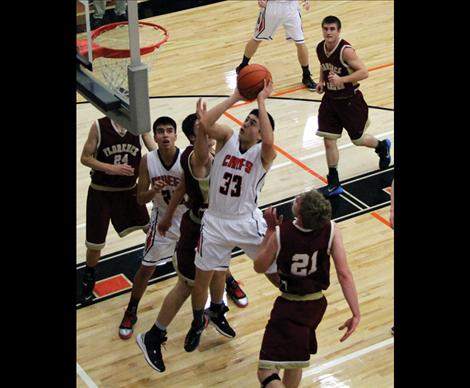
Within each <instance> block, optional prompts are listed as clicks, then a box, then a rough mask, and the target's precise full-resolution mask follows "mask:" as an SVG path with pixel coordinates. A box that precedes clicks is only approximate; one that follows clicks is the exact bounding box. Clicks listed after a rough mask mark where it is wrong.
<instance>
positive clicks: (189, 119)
mask: <svg viewBox="0 0 470 388" xmlns="http://www.w3.org/2000/svg"><path fill="white" fill-rule="evenodd" d="M196 120H197V116H196V113H191V114H190V115H187V116H186V118H185V119H184V120H183V124H181V128H182V129H183V133H184V134H185V135H186V137H187V138H188V140H189V136H191V135H192V136H196V134H195V133H194V123H195V122H196ZM189 141H190V142H191V140H189Z"/></svg>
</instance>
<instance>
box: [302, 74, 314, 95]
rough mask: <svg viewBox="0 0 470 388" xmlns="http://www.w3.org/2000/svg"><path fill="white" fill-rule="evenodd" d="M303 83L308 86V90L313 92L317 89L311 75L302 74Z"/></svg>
mask: <svg viewBox="0 0 470 388" xmlns="http://www.w3.org/2000/svg"><path fill="white" fill-rule="evenodd" d="M302 83H303V84H304V85H305V86H306V87H307V89H308V90H310V91H312V92H314V91H316V90H317V84H316V82H314V81H313V79H312V76H311V75H304V76H302Z"/></svg>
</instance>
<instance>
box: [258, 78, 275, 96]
mask: <svg viewBox="0 0 470 388" xmlns="http://www.w3.org/2000/svg"><path fill="white" fill-rule="evenodd" d="M272 92H273V80H271V79H270V80H266V79H264V88H263V90H261V92H259V93H258V100H260V99H261V100H266V99H267V98H268V97H269V96H270V95H271V93H272Z"/></svg>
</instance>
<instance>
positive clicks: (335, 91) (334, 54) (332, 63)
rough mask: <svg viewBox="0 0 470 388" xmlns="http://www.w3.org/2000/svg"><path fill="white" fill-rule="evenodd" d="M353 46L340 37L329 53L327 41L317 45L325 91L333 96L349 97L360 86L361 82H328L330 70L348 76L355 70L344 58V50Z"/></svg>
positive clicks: (339, 97)
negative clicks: (332, 83)
mask: <svg viewBox="0 0 470 388" xmlns="http://www.w3.org/2000/svg"><path fill="white" fill-rule="evenodd" d="M346 47H351V48H352V46H351V45H350V44H349V43H348V42H346V41H345V40H344V39H340V41H339V42H338V44H337V45H336V47H335V48H334V49H333V51H331V52H330V53H328V54H327V50H326V46H325V41H324V40H323V41H321V42H320V43H318V45H317V56H318V59H319V61H320V68H321V71H322V72H323V80H324V81H325V86H326V87H325V88H324V90H325V93H326V95H328V96H329V97H331V98H338V99H342V98H347V97H351V96H352V95H353V94H354V90H355V89H357V88H358V87H359V83H357V82H355V83H354V84H353V83H351V82H347V83H345V84H343V85H341V86H333V85H331V84H330V83H329V82H328V74H329V73H330V71H333V72H335V73H336V74H338V75H339V76H340V77H344V76H347V75H349V74H351V73H353V72H354V70H353V69H351V68H350V67H349V66H348V64H347V63H346V62H345V61H344V60H343V50H344V49H345V48H346Z"/></svg>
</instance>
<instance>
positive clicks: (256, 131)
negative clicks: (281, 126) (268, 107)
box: [240, 109, 274, 142]
mask: <svg viewBox="0 0 470 388" xmlns="http://www.w3.org/2000/svg"><path fill="white" fill-rule="evenodd" d="M268 118H269V122H270V123H271V128H272V130H273V131H274V119H273V117H272V116H271V115H270V114H269V113H268ZM240 138H241V139H242V140H246V141H250V142H251V141H255V142H257V141H259V140H261V125H260V121H259V109H253V110H252V111H251V112H250V113H249V114H248V116H246V119H245V121H244V122H243V124H242V126H241V127H240Z"/></svg>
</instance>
